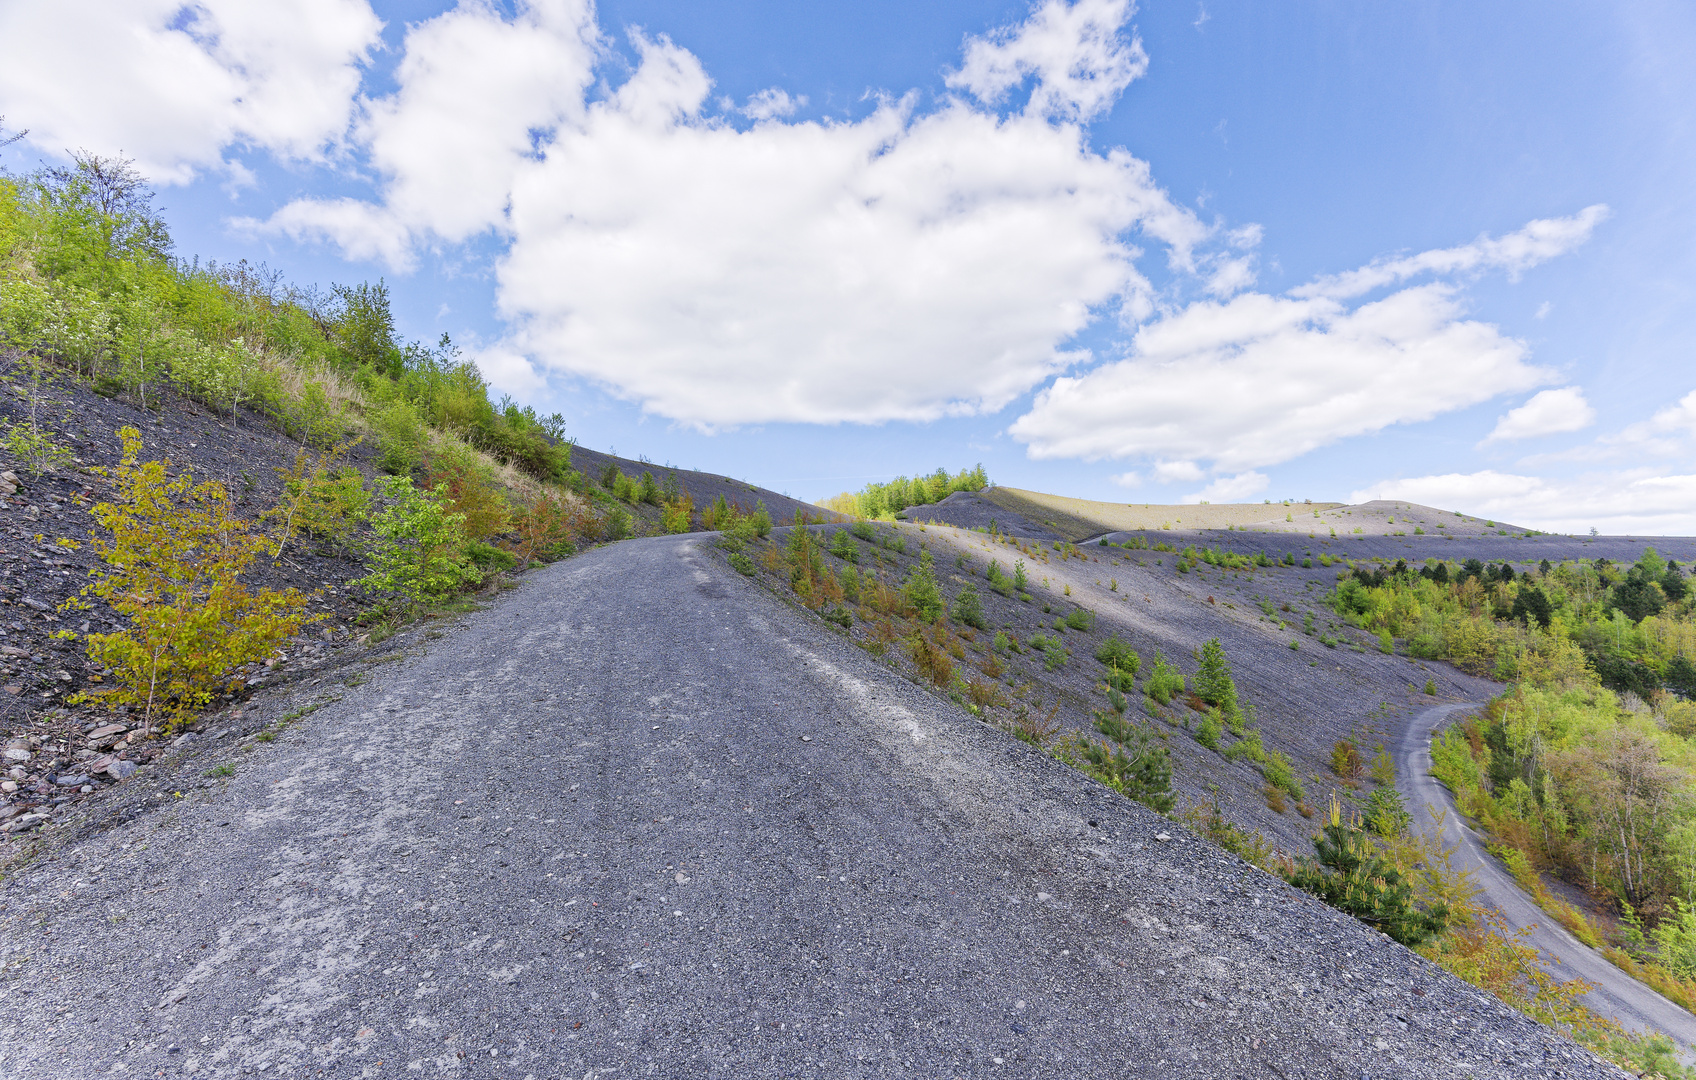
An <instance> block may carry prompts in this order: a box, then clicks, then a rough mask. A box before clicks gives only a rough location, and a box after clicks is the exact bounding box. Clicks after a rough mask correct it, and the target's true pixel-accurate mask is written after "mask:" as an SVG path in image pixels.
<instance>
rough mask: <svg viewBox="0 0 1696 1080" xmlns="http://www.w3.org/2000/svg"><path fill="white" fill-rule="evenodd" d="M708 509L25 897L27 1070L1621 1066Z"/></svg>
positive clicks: (63, 868) (16, 995) (481, 624)
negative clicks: (1038, 747)
mask: <svg viewBox="0 0 1696 1080" xmlns="http://www.w3.org/2000/svg"><path fill="white" fill-rule="evenodd" d="M701 545H702V541H701V540H700V539H699V538H689V537H681V538H656V539H652V540H642V541H634V542H630V543H626V544H619V545H614V546H612V547H608V548H602V549H599V550H596V551H594V552H591V553H588V554H586V555H584V556H582V557H580V558H577V559H573V560H570V561H568V562H565V563H560V564H556V565H555V566H553V567H550V568H547V569H546V570H543V571H541V572H539V573H537V574H535V575H532V576H531V577H530V578H528V579H527V581H526V582H525V584H524V585H523V587H521V588H520V589H519V590H518V591H516V592H515V593H513V594H511V595H509V596H507V597H506V598H504V599H502V600H501V601H499V602H498V603H496V604H495V605H493V606H492V607H491V608H490V609H488V610H486V611H483V612H479V613H476V614H473V615H470V616H468V617H466V618H465V619H464V621H463V623H462V624H461V626H460V627H459V628H458V629H456V630H455V631H454V632H453V633H450V634H448V635H447V636H446V637H445V638H443V639H442V640H440V641H437V642H435V643H433V644H432V645H431V646H430V647H428V648H426V649H423V650H422V651H421V655H416V656H414V657H412V658H409V659H408V660H406V661H405V662H402V663H397V664H393V665H384V666H383V667H382V668H380V669H378V670H377V671H376V673H375V674H374V676H373V677H372V678H371V679H370V681H369V682H365V683H364V684H363V685H359V686H357V687H352V688H349V689H348V690H347V691H346V693H345V695H344V696H342V697H341V698H340V700H337V701H333V702H330V703H328V704H326V705H324V707H323V708H321V709H319V710H318V711H316V712H314V713H312V714H311V715H310V716H307V717H304V718H301V719H300V720H299V722H298V723H296V724H294V725H293V726H291V727H289V728H287V729H286V730H285V731H284V732H283V733H282V734H281V735H280V736H279V737H278V739H277V740H276V741H275V742H274V743H270V744H265V745H261V746H260V747H258V748H257V749H255V750H253V751H252V752H251V753H249V754H246V755H234V756H232V758H231V766H232V770H233V773H234V775H233V776H232V777H231V778H229V779H227V780H225V781H222V782H221V783H220V784H219V785H218V786H216V787H214V788H211V789H203V790H199V791H193V792H188V793H186V794H185V796H184V797H183V798H182V799H179V800H172V803H173V805H171V806H170V807H169V808H167V809H164V810H161V811H158V812H156V813H154V814H151V815H148V816H147V817H145V818H143V819H141V820H138V821H136V822H132V823H129V824H127V825H123V826H120V827H117V828H114V829H111V830H110V831H107V832H105V833H103V834H101V835H98V836H95V837H92V838H90V839H87V840H85V841H82V842H80V843H77V844H75V845H72V846H69V847H66V848H64V849H63V850H60V851H59V852H58V853H57V854H56V855H55V857H53V858H52V859H51V860H47V861H42V862H40V863H38V864H36V865H35V866H33V867H32V868H31V869H30V870H29V871H28V872H27V873H26V874H24V875H21V876H20V877H18V878H17V879H14V880H12V881H10V882H8V883H7V884H6V885H5V886H4V888H3V890H0V1073H4V1074H5V1075H7V1076H8V1077H16V1078H18V1080H33V1078H37V1077H53V1078H58V1077H65V1076H84V1075H92V1074H94V1073H97V1072H98V1073H106V1072H111V1071H118V1070H119V1069H120V1068H121V1069H122V1070H126V1071H127V1072H128V1073H129V1074H131V1075H142V1074H147V1075H154V1074H163V1075H195V1076H236V1075H242V1074H246V1073H251V1072H267V1071H275V1072H277V1073H279V1074H286V1075H317V1074H318V1072H319V1071H323V1072H324V1073H325V1075H387V1074H388V1073H389V1072H393V1073H395V1074H397V1075H401V1074H404V1075H420V1076H467V1077H471V1076H476V1077H493V1076H511V1077H515V1078H517V1077H525V1076H537V1077H540V1076H580V1075H584V1074H585V1073H592V1074H593V1075H596V1076H606V1075H612V1076H641V1075H657V1076H679V1075H689V1076H725V1077H739V1078H740V1077H786V1076H797V1075H802V1076H806V1075H828V1076H843V1075H849V1076H868V1077H869V1076H891V1077H893V1076H903V1077H904V1076H916V1075H922V1076H942V1075H952V1076H1022V1077H1023V1076H1055V1077H1078V1076H1147V1077H1170V1076H1174V1075H1205V1076H1255V1077H1259V1076H1267V1077H1348V1078H1350V1080H1355V1078H1359V1077H1362V1076H1365V1077H1392V1076H1393V1077H1414V1078H1421V1077H1433V1078H1435V1077H1445V1078H1447V1077H1453V1076H1456V1075H1468V1076H1487V1077H1498V1076H1499V1077H1509V1076H1513V1077H1519V1076H1538V1077H1553V1076H1565V1077H1592V1076H1594V1077H1602V1076H1620V1075H1623V1074H1621V1073H1619V1072H1618V1071H1617V1070H1614V1069H1612V1068H1611V1067H1609V1066H1606V1065H1604V1064H1602V1063H1599V1062H1597V1061H1596V1060H1595V1059H1594V1058H1592V1057H1591V1056H1590V1055H1588V1054H1587V1053H1585V1052H1583V1051H1582V1050H1579V1049H1578V1048H1576V1047H1574V1046H1572V1045H1571V1044H1569V1043H1567V1042H1565V1041H1564V1040H1562V1039H1560V1038H1558V1037H1556V1036H1555V1035H1553V1034H1552V1033H1551V1032H1549V1031H1548V1030H1546V1029H1544V1028H1541V1027H1539V1026H1538V1025H1536V1024H1534V1023H1532V1022H1531V1021H1529V1020H1526V1019H1525V1018H1524V1017H1522V1016H1520V1015H1518V1014H1517V1013H1514V1012H1512V1011H1511V1010H1509V1009H1507V1008H1506V1007H1504V1006H1502V1005H1501V1004H1499V1003H1498V1002H1496V1001H1495V1000H1494V999H1492V998H1490V997H1488V996H1486V995H1484V994H1482V993H1481V992H1479V991H1476V990H1474V989H1472V988H1470V987H1468V986H1465V985H1464V984H1462V983H1459V982H1458V981H1456V980H1454V979H1452V978H1451V977H1449V976H1447V975H1446V974H1445V973H1443V972H1441V971H1440V970H1438V969H1436V968H1435V967H1433V966H1431V965H1430V964H1428V963H1426V962H1425V961H1424V960H1422V959H1421V958H1419V957H1418V956H1416V955H1415V954H1413V953H1411V952H1409V951H1407V950H1406V949H1403V948H1402V947H1400V946H1398V945H1395V944H1394V943H1392V942H1390V941H1389V940H1388V939H1386V938H1384V937H1382V936H1381V935H1378V934H1376V933H1374V932H1372V931H1369V930H1367V929H1366V928H1364V927H1363V926H1361V925H1360V924H1358V923H1356V922H1354V921H1353V920H1350V919H1348V918H1346V917H1344V916H1342V915H1339V914H1338V913H1336V912H1334V911H1332V910H1331V909H1329V908H1326V907H1324V906H1323V905H1322V904H1320V903H1318V902H1317V901H1315V900H1313V899H1311V898H1309V897H1307V896H1305V895H1303V894H1301V893H1298V892H1296V891H1294V890H1292V889H1290V888H1288V887H1287V886H1285V885H1284V884H1283V883H1282V882H1280V881H1278V880H1277V879H1275V878H1272V877H1270V876H1269V875H1266V874H1263V873H1261V872H1260V871H1257V870H1254V869H1253V868H1251V867H1248V866H1246V865H1245V864H1243V863H1242V862H1240V861H1239V860H1237V859H1235V858H1233V857H1231V856H1229V855H1226V854H1225V853H1223V852H1221V851H1219V850H1218V849H1216V848H1213V847H1212V846H1210V845H1206V844H1202V843H1199V842H1197V841H1195V840H1194V839H1193V838H1191V837H1190V836H1188V835H1187V834H1186V833H1185V832H1184V831H1183V830H1182V829H1180V828H1178V827H1176V826H1173V825H1172V824H1171V823H1169V822H1167V821H1165V820H1163V819H1161V818H1159V817H1157V816H1155V815H1153V814H1151V813H1149V812H1147V811H1145V810H1144V809H1142V808H1141V807H1139V806H1137V805H1135V804H1133V803H1130V802H1128V801H1126V800H1124V799H1122V798H1120V797H1118V796H1116V795H1114V794H1112V793H1111V792H1109V791H1107V790H1106V789H1104V788H1102V787H1101V786H1100V785H1098V784H1095V783H1094V782H1092V781H1089V780H1087V779H1085V778H1083V777H1082V776H1080V775H1079V774H1077V773H1075V772H1073V771H1071V770H1069V769H1067V768H1065V767H1063V766H1061V765H1059V764H1058V763H1056V762H1054V761H1052V760H1051V759H1049V758H1047V757H1045V756H1043V755H1041V754H1038V753H1036V752H1035V751H1032V750H1030V749H1029V748H1026V747H1024V746H1022V745H1021V744H1019V743H1017V742H1014V741H1013V740H1011V739H1009V738H1008V737H1007V736H1005V735H1003V734H1002V733H1000V732H998V731H995V730H994V729H992V728H990V727H988V726H986V725H984V724H981V723H978V722H976V721H973V720H971V719H969V718H968V717H966V716H964V715H962V714H961V713H960V711H959V710H958V709H956V708H954V707H953V706H951V705H948V704H946V703H942V702H939V701H937V700H936V699H935V698H933V697H931V696H930V695H928V694H925V693H922V692H920V691H918V690H917V689H916V688H915V687H913V686H912V685H911V684H910V683H908V682H906V681H905V680H903V679H900V678H898V677H895V676H893V675H892V673H890V672H889V671H887V669H885V668H883V667H882V666H880V665H878V664H876V663H873V662H871V661H870V659H869V658H868V657H866V656H865V654H864V653H863V652H861V651H860V650H858V649H855V648H853V647H852V646H850V645H849V644H848V643H847V642H846V641H844V640H843V639H842V637H841V636H840V635H837V634H835V633H833V632H831V631H830V630H828V629H826V628H825V626H824V625H823V624H821V623H819V622H818V621H816V620H813V619H811V618H803V617H801V616H800V615H798V614H797V613H796V612H795V611H794V610H793V609H792V608H790V607H787V606H785V605H783V604H779V603H776V602H774V601H773V600H772V599H771V598H770V597H769V596H768V595H767V594H765V593H764V592H763V591H761V590H758V589H757V588H755V587H754V586H753V585H751V584H749V583H746V582H744V581H743V580H742V579H741V578H739V577H737V576H736V575H734V574H731V573H728V572H727V571H725V570H724V569H722V568H720V567H719V566H717V564H716V562H715V561H714V560H713V559H711V558H708V557H707V556H706V555H705V553H704V552H703V550H702V546H701Z"/></svg>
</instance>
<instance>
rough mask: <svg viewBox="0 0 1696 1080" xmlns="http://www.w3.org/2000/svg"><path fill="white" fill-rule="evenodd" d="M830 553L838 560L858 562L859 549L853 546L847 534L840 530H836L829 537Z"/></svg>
mask: <svg viewBox="0 0 1696 1080" xmlns="http://www.w3.org/2000/svg"><path fill="white" fill-rule="evenodd" d="M830 553H831V554H832V555H834V556H836V557H837V558H838V559H846V560H848V561H849V562H859V561H860V549H859V548H858V547H856V546H855V544H854V541H853V540H852V539H851V538H850V537H849V536H848V533H847V532H846V531H844V530H842V529H837V530H836V532H835V533H834V534H833V535H832V536H831V538H830Z"/></svg>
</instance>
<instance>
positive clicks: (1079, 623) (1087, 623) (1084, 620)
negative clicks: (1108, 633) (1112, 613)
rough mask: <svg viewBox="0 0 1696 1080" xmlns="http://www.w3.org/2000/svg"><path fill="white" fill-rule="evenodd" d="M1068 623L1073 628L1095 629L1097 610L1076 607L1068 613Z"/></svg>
mask: <svg viewBox="0 0 1696 1080" xmlns="http://www.w3.org/2000/svg"><path fill="white" fill-rule="evenodd" d="M1066 625H1067V626H1069V627H1071V628H1072V629H1073V630H1082V631H1089V630H1094V629H1095V612H1093V611H1091V610H1089V609H1088V608H1074V609H1073V610H1071V611H1069V612H1067V613H1066Z"/></svg>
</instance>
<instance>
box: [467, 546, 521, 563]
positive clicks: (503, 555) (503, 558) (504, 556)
mask: <svg viewBox="0 0 1696 1080" xmlns="http://www.w3.org/2000/svg"><path fill="white" fill-rule="evenodd" d="M465 557H466V558H468V559H470V560H471V564H472V565H473V566H475V567H477V569H479V570H483V571H494V570H511V569H512V568H513V567H515V566H517V565H518V557H517V556H516V555H514V554H513V553H512V552H510V551H503V550H502V549H500V548H498V547H496V546H495V545H493V544H485V543H483V542H482V541H481V540H472V541H469V542H467V543H466V545H465Z"/></svg>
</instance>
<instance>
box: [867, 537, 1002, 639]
mask: <svg viewBox="0 0 1696 1080" xmlns="http://www.w3.org/2000/svg"><path fill="white" fill-rule="evenodd" d="M836 535H838V536H841V535H842V534H841V533H837V534H836ZM953 614H954V619H955V621H957V622H960V623H963V624H965V625H966V626H972V627H976V628H977V629H979V630H988V629H989V620H988V619H986V618H984V614H983V601H982V600H981V599H980V598H979V597H978V591H977V590H976V589H974V588H972V587H971V586H970V585H967V586H966V587H965V588H963V589H961V590H960V595H958V596H956V597H955V598H954V612H953Z"/></svg>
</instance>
